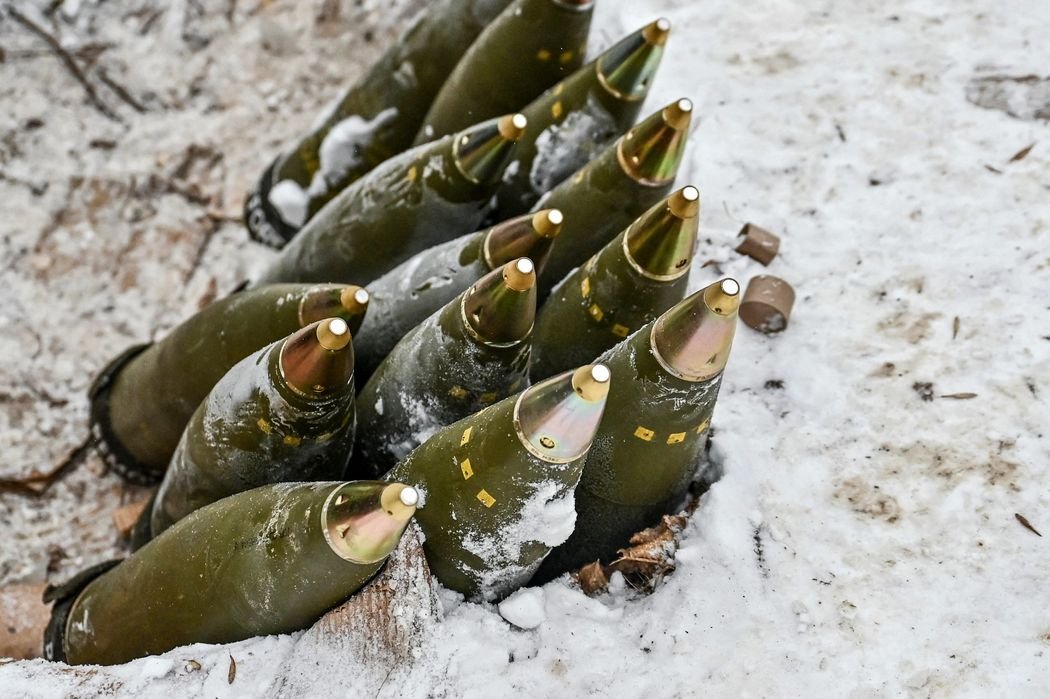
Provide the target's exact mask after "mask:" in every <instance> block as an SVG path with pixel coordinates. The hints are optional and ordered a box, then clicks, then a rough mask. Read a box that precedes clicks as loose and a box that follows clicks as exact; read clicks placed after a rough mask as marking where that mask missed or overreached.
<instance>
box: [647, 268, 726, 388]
mask: <svg viewBox="0 0 1050 699" xmlns="http://www.w3.org/2000/svg"><path fill="white" fill-rule="evenodd" d="M739 306H740V285H739V284H738V283H737V281H736V280H735V279H729V278H727V279H722V280H721V281H717V282H715V283H714V284H711V285H710V286H707V287H704V288H703V289H701V290H700V291H698V292H696V293H695V294H693V295H692V296H689V297H688V298H686V299H685V300H683V301H681V302H679V303H678V304H677V305H676V306H673V307H672V308H670V309H669V310H668V311H666V312H665V313H664V314H663V315H661V316H660V317H659V318H657V319H656V321H655V322H654V323H653V329H652V334H651V335H650V338H649V344H650V347H651V348H652V352H653V356H655V357H656V359H657V361H658V362H660V365H661V366H662V367H663V368H664V369H666V370H667V371H668V372H669V373H670V374H672V375H673V376H677V377H678V378H680V379H684V380H686V381H704V380H706V379H710V378H712V377H714V376H717V375H718V374H720V373H721V372H722V370H723V369H724V368H725V365H726V360H728V358H729V350H730V349H731V348H732V346H733V335H734V333H735V332H736V316H737V308H738V307H739Z"/></svg>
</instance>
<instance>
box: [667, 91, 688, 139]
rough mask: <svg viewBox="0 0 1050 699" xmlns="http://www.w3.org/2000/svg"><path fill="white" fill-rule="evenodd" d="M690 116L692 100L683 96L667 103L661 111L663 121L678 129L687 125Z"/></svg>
mask: <svg viewBox="0 0 1050 699" xmlns="http://www.w3.org/2000/svg"><path fill="white" fill-rule="evenodd" d="M692 116H693V101H692V100H690V99H686V98H685V97H683V98H682V99H680V100H678V101H677V102H672V103H671V104H669V105H667V106H666V107H664V111H663V118H664V123H665V124H667V125H668V126H670V127H671V128H672V129H678V130H679V131H681V130H683V129H686V128H688V127H689V122H690V120H691V119H692Z"/></svg>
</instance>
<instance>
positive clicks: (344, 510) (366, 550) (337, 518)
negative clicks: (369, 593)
mask: <svg viewBox="0 0 1050 699" xmlns="http://www.w3.org/2000/svg"><path fill="white" fill-rule="evenodd" d="M418 506H419V491H417V490H416V489H415V488H413V487H411V486H408V485H404V484H403V483H391V484H389V485H387V484H386V483H380V482H377V481H354V482H350V483H344V484H342V485H340V486H339V487H337V488H335V489H334V490H333V491H332V492H331V494H330V495H329V496H328V499H327V500H325V504H324V509H323V511H322V512H323V513H322V522H323V523H324V536H325V539H326V540H327V541H328V545H329V546H331V547H332V550H333V551H335V552H336V554H338V555H339V556H340V557H341V558H344V559H346V560H348V561H352V562H354V563H365V564H367V563H378V562H380V561H382V560H383V559H385V558H386V557H387V556H389V555H390V552H391V551H393V550H394V548H395V547H396V546H397V543H398V541H400V540H401V534H402V533H403V532H404V531H405V527H406V526H407V525H408V521H409V520H410V519H412V516H413V515H414V514H415V513H416V508H417V507H418Z"/></svg>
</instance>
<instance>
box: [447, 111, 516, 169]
mask: <svg viewBox="0 0 1050 699" xmlns="http://www.w3.org/2000/svg"><path fill="white" fill-rule="evenodd" d="M526 126H528V120H527V119H526V118H525V115H524V114H507V115H505V116H501V117H497V118H496V119H489V120H488V121H483V122H481V123H480V124H476V125H474V126H471V127H470V128H468V129H465V130H463V131H460V132H459V133H458V134H456V135H455V136H454V137H453V139H454V140H453V142H452V159H453V160H454V161H455V163H456V168H457V169H458V170H459V172H460V174H462V175H463V177H465V178H467V179H468V180H470V181H471V182H473V183H475V184H494V183H495V182H496V181H497V180H498V179H499V178H500V176H501V175H502V174H503V169H504V168H505V167H506V166H507V164H508V163H510V159H511V156H512V155H513V154H514V149H515V147H516V145H517V141H518V139H519V138H521V136H522V134H524V133H525V127H526Z"/></svg>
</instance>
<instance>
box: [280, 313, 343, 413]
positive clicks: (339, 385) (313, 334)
mask: <svg viewBox="0 0 1050 699" xmlns="http://www.w3.org/2000/svg"><path fill="white" fill-rule="evenodd" d="M350 340H351V334H350V328H349V326H348V325H347V323H346V321H345V320H343V319H342V318H328V319H326V320H322V321H318V322H317V323H313V324H312V325H308V326H306V327H305V328H303V329H301V330H299V331H298V332H296V333H295V334H294V335H292V336H291V337H289V338H288V339H286V340H285V341H284V344H283V345H282V346H281V354H280V359H279V362H280V368H281V375H282V377H283V378H284V382H285V383H286V384H287V385H288V386H289V387H290V388H291V389H292V390H293V391H295V392H296V393H298V394H300V395H302V396H306V397H308V398H326V399H327V398H329V397H331V396H332V395H340V394H342V393H344V392H345V391H346V389H347V387H348V386H352V384H353V379H354V349H353V344H352V343H351V342H350Z"/></svg>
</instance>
